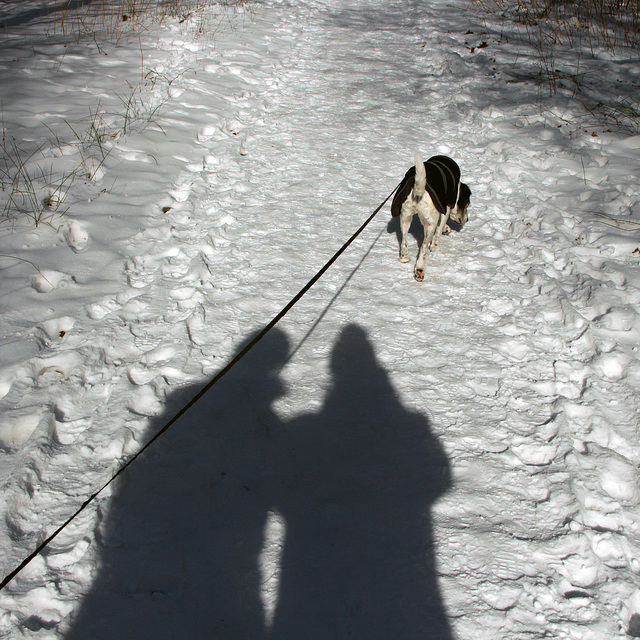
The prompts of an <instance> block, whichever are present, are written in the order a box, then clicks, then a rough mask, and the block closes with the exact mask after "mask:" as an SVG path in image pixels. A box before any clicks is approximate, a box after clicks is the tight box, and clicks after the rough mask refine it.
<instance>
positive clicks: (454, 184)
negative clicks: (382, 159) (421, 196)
mask: <svg viewBox="0 0 640 640" xmlns="http://www.w3.org/2000/svg"><path fill="white" fill-rule="evenodd" d="M424 169H425V171H426V173H427V185H426V190H427V193H428V194H429V196H431V201H432V202H433V204H434V206H435V208H436V209H437V210H438V211H439V212H440V213H446V211H447V207H453V206H455V204H456V198H457V197H458V185H459V184H460V167H458V165H457V163H456V162H455V160H452V159H451V158H449V157H447V156H433V157H431V158H429V159H428V160H427V161H426V162H425V163H424ZM415 177H416V168H415V166H414V167H411V168H410V169H409V171H407V173H406V174H405V176H404V178H403V179H402V182H401V183H400V186H399V187H398V190H397V191H396V194H395V196H394V197H393V201H392V202H391V215H392V216H393V217H394V218H397V217H398V216H399V215H400V210H401V209H402V205H403V204H404V201H405V200H406V199H407V198H408V197H409V196H410V195H411V190H412V189H413V185H414V183H415Z"/></svg>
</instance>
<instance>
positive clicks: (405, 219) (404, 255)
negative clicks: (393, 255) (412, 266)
mask: <svg viewBox="0 0 640 640" xmlns="http://www.w3.org/2000/svg"><path fill="white" fill-rule="evenodd" d="M413 213H414V212H413V207H412V206H411V204H409V203H406V202H405V203H404V204H403V205H402V210H401V213H400V231H401V232H402V239H401V240H400V262H409V249H408V248H407V236H408V235H409V228H410V227H411V220H413Z"/></svg>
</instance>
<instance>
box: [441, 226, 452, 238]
mask: <svg viewBox="0 0 640 640" xmlns="http://www.w3.org/2000/svg"><path fill="white" fill-rule="evenodd" d="M450 233H451V227H448V226H446V227H445V228H444V229H443V230H442V235H443V236H448V235H449V234H450Z"/></svg>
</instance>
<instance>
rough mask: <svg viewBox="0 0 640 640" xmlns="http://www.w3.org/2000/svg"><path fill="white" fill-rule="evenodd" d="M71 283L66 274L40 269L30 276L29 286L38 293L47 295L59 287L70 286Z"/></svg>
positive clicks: (69, 277) (71, 280)
mask: <svg viewBox="0 0 640 640" xmlns="http://www.w3.org/2000/svg"><path fill="white" fill-rule="evenodd" d="M71 282H73V279H72V277H71V276H70V275H69V274H68V273H62V272H60V271H53V270H52V269H42V270H40V271H38V273H35V274H34V275H32V276H31V278H30V282H29V284H30V285H31V288H32V289H35V290H36V291H37V292H38V293H49V292H50V291H53V290H54V289H57V288H58V287H59V286H60V285H64V284H70V283H71Z"/></svg>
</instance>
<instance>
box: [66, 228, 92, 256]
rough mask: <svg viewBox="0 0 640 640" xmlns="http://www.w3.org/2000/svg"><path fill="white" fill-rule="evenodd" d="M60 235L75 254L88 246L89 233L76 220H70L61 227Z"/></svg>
mask: <svg viewBox="0 0 640 640" xmlns="http://www.w3.org/2000/svg"><path fill="white" fill-rule="evenodd" d="M61 233H62V236H63V238H64V239H65V241H66V243H67V244H68V245H69V246H70V247H71V249H73V251H75V252H76V253H81V252H82V251H84V250H85V249H86V248H87V245H88V244H89V233H88V232H87V231H86V229H85V228H84V226H83V225H81V224H80V223H79V222H78V221H76V220H71V221H70V222H67V223H66V224H65V225H63V227H62V228H61Z"/></svg>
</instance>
